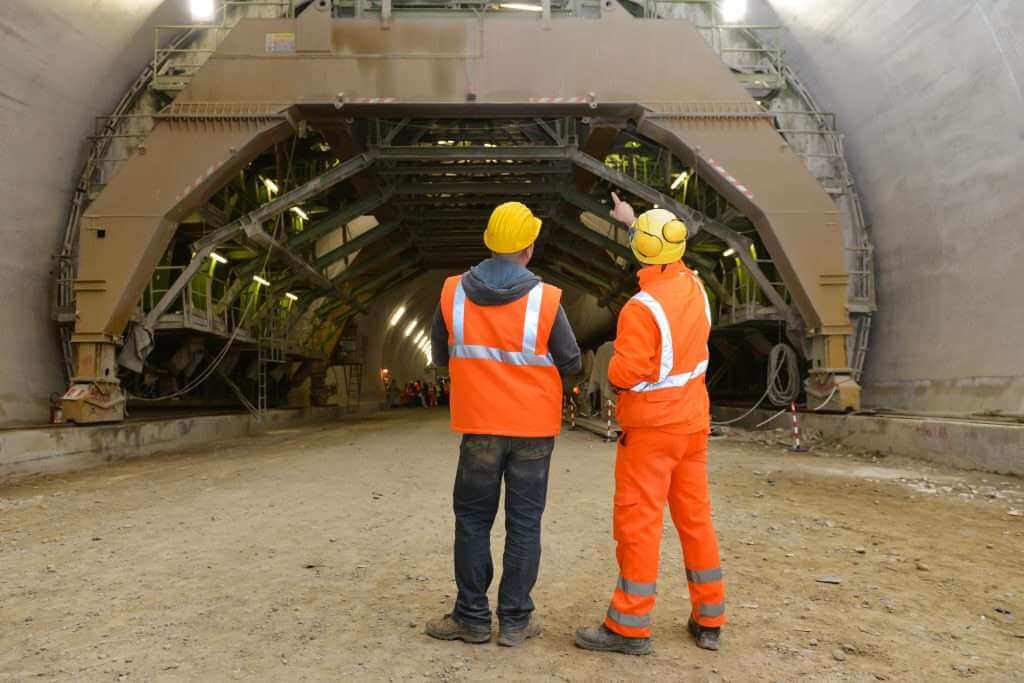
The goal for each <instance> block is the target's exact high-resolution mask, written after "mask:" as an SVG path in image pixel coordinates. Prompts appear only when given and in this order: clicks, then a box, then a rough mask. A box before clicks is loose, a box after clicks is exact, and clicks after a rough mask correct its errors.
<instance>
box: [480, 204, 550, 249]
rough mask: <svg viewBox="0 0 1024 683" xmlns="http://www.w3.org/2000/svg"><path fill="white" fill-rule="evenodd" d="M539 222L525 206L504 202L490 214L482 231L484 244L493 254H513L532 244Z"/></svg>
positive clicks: (538, 231) (538, 230)
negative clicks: (485, 227) (485, 228)
mask: <svg viewBox="0 0 1024 683" xmlns="http://www.w3.org/2000/svg"><path fill="white" fill-rule="evenodd" d="M540 224H541V220H540V219H539V218H537V217H536V216H534V215H533V212H532V211H530V209H529V208H527V206H526V204H522V203H520V202H506V203H504V204H502V205H501V206H499V207H497V208H496V209H495V210H494V211H493V212H492V213H491V219H490V220H489V221H487V230H485V231H484V244H486V245H487V248H488V249H490V250H491V251H493V252H494V253H495V254H514V253H516V252H517V251H522V250H523V249H526V248H527V247H528V246H530V245H531V244H533V243H534V241H535V240H536V239H537V235H539V234H540Z"/></svg>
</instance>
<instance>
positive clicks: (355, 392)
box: [338, 337, 366, 409]
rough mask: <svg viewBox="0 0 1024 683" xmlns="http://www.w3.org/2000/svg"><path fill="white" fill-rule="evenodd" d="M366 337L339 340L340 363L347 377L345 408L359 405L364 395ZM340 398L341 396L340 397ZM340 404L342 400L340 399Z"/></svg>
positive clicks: (345, 377)
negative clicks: (364, 349)
mask: <svg viewBox="0 0 1024 683" xmlns="http://www.w3.org/2000/svg"><path fill="white" fill-rule="evenodd" d="M365 345H366V339H365V338H364V337H343V338H342V339H340V340H338V365H340V366H341V371H342V373H343V374H344V379H345V408H347V409H351V408H353V407H356V408H358V407H359V401H360V400H361V399H362V397H363V370H364V364H363V348H364V347H365ZM339 399H340V397H339ZM339 404H340V400H339Z"/></svg>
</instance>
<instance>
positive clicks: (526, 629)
mask: <svg viewBox="0 0 1024 683" xmlns="http://www.w3.org/2000/svg"><path fill="white" fill-rule="evenodd" d="M542 631H543V629H542V628H541V626H540V622H539V621H537V620H536V619H534V618H532V617H531V618H530V621H528V622H527V623H526V626H523V627H521V628H505V626H504V625H502V626H501V633H500V635H498V645H503V646H505V647H519V646H520V645H522V644H523V642H525V641H526V639H527V638H534V637H536V636H539V635H540V634H541V632H542Z"/></svg>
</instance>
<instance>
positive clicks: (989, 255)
mask: <svg viewBox="0 0 1024 683" xmlns="http://www.w3.org/2000/svg"><path fill="white" fill-rule="evenodd" d="M750 19H751V20H753V21H768V22H772V21H780V22H781V23H782V24H784V25H785V26H786V31H785V32H784V44H785V47H786V48H787V57H788V61H789V63H790V64H791V65H793V66H794V68H795V69H796V71H797V73H798V74H799V75H800V77H801V78H802V79H803V80H804V81H805V82H806V83H807V84H808V86H809V87H810V89H811V91H812V92H813V93H814V95H815V96H816V97H817V98H818V99H819V101H820V103H821V105H822V106H823V107H824V108H826V109H829V110H833V111H835V112H837V114H838V116H839V126H840V129H841V130H842V131H843V132H844V133H845V134H846V149H847V154H848V157H849V160H850V162H851V165H852V169H853V171H854V174H855V176H856V178H857V180H858V183H859V189H860V191H861V193H862V197H863V199H864V202H865V205H866V209H867V212H868V220H869V222H870V223H871V224H872V226H873V236H874V241H875V246H876V260H877V265H878V276H879V278H878V290H879V300H880V305H881V310H880V311H879V314H878V316H877V317H876V323H875V328H874V330H873V334H872V346H871V351H870V354H869V358H868V364H867V375H866V380H865V389H866V394H865V396H866V401H867V403H869V404H871V405H885V406H893V407H900V408H906V409H909V410H920V411H929V410H937V411H956V412H970V411H974V410H981V409H1001V410H1005V411H1013V412H1020V411H1022V410H1024V369H1022V366H1021V364H1020V363H1019V361H1018V359H1019V357H1020V352H1019V351H1018V349H1017V347H1018V346H1019V344H1020V340H1021V339H1024V311H1022V305H1021V303H1020V299H1019V294H1018V292H1019V290H1020V286H1021V284H1022V282H1024V280H1022V278H1021V276H1020V275H1019V273H1020V267H1019V264H1020V263H1021V257H1022V256H1024V242H1022V241H1021V240H1020V238H1019V225H1020V215H1022V213H1024V193H1021V192H1020V191H1019V190H1018V189H1017V187H1016V184H1017V179H1018V178H1019V177H1020V176H1021V172H1022V171H1024V156H1022V155H1020V154H1019V150H1020V148H1021V143H1022V140H1024V90H1022V88H1024V6H1022V5H1021V4H1020V3H1016V2H1013V0H977V1H973V2H963V1H962V0H928V1H927V2H923V1H918V2H899V3H894V2H886V1H885V0H831V1H830V2H827V3H826V2H821V1H820V0H819V1H815V0H751V16H750ZM182 21H187V3H186V2H184V0H165V1H164V2H160V0H104V2H66V3H60V6H59V7H55V6H53V5H52V4H50V3H38V2H31V1H30V0H7V1H6V2H3V3H0V32H2V34H3V36H4V39H3V41H0V56H2V57H0V63H2V64H3V65H4V68H3V69H0V149H3V150H4V160H3V162H2V163H0V205H2V206H3V209H4V211H3V218H0V221H2V222H0V235H2V237H3V238H4V243H5V249H4V250H3V252H2V254H0V293H2V294H3V296H2V300H0V325H2V326H3V329H4V331H5V334H4V336H3V341H2V342H0V351H2V352H3V357H4V362H3V364H2V365H0V425H3V426H10V425H15V424H23V423H29V422H41V421H43V420H45V419H46V412H47V400H46V398H47V395H48V394H49V393H50V392H53V391H60V390H62V389H63V388H64V385H63V377H62V372H61V356H60V351H59V349H58V345H57V341H56V339H55V333H54V328H53V325H52V324H51V322H50V320H49V298H50V291H51V275H50V270H51V267H52V265H53V264H52V261H51V257H52V255H53V254H54V253H55V251H56V249H57V246H58V244H59V240H60V237H61V234H62V230H63V224H64V220H65V219H66V216H67V205H68V201H69V200H70V197H71V194H72V190H73V186H74V183H75V182H77V179H78V174H79V172H80V170H81V164H82V162H83V160H84V153H85V136H86V135H88V134H89V133H90V131H91V129H92V125H93V117H94V116H96V115H101V114H106V113H108V112H109V111H110V109H111V108H112V107H113V106H114V104H115V103H116V101H117V100H118V99H119V98H120V97H121V95H122V94H123V92H124V91H125V89H126V88H127V87H128V85H129V84H130V83H131V81H132V80H133V79H134V78H135V76H136V75H137V73H138V72H139V71H140V70H141V68H142V66H143V65H144V63H145V61H146V60H147V59H148V58H149V53H150V50H151V47H152V33H151V27H152V25H154V24H157V23H178V22H182ZM414 287H415V284H411V285H406V287H404V288H402V290H400V291H411V289H412V288H414ZM418 296H419V294H417V297H418ZM423 296H424V297H426V294H423ZM433 297H434V294H433V293H432V294H431V296H430V297H427V298H429V299H431V303H430V304H429V306H428V304H426V303H424V304H423V306H424V307H430V308H432V306H433V303H432V301H433ZM417 300H418V299H417ZM424 301H426V299H424ZM571 305H572V304H568V305H567V308H569V307H570V306H571ZM376 306H377V307H386V306H387V304H386V303H385V302H384V301H381V302H379V303H378V304H377V305H376ZM375 310H376V307H375ZM422 311H423V313H422V317H423V318H424V319H426V318H427V317H428V312H427V311H426V308H423V309H422ZM378 317H379V316H378ZM571 317H573V318H575V320H574V323H576V322H577V321H579V320H581V319H586V317H587V316H586V315H582V316H573V315H571ZM381 324H382V323H381V321H380V320H377V321H376V322H375V323H374V324H373V325H367V327H368V329H369V328H371V327H374V326H379V325H381ZM371 336H372V335H371ZM378 338H379V339H380V340H381V342H382V343H386V342H387V341H388V339H389V337H387V335H382V336H379V337H378ZM396 354H397V355H396V356H395V358H396V360H391V359H390V358H388V359H384V358H383V356H382V360H383V363H384V364H388V365H394V366H395V368H393V369H395V370H396V372H397V371H398V370H402V369H404V368H403V366H402V365H400V363H402V362H403V361H401V360H400V358H401V357H402V356H403V353H402V352H401V351H397V352H396ZM367 365H368V370H367V372H368V373H369V372H370V371H371V370H370V369H369V366H371V363H369V358H368V359H367ZM379 367H380V366H379V365H378V368H379ZM372 371H373V372H374V373H375V372H376V369H373V370H372ZM409 371H410V372H412V371H413V368H409ZM372 381H373V378H370V381H368V382H364V388H367V389H368V388H369V387H370V386H372Z"/></svg>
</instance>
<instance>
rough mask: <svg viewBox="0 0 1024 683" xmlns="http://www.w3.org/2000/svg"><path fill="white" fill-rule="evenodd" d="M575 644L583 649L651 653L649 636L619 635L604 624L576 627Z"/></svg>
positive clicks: (640, 653)
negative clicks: (629, 636)
mask: <svg viewBox="0 0 1024 683" xmlns="http://www.w3.org/2000/svg"><path fill="white" fill-rule="evenodd" d="M576 645H577V646H579V647H582V648H583V649H584V650H597V651H598V652H621V653H622V654H626V655H649V654H651V639H650V638H627V637H626V636H620V635H619V634H618V633H615V632H614V631H612V630H611V629H609V628H608V627H607V626H605V625H604V624H599V625H598V626H588V627H586V628H578V629H576Z"/></svg>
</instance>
